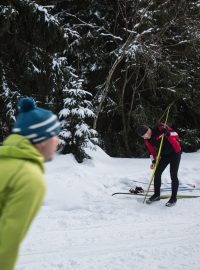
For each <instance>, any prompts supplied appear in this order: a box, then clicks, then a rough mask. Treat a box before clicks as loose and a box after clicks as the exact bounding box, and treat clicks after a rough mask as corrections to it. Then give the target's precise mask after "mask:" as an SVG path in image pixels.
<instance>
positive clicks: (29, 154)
mask: <svg viewBox="0 0 200 270" xmlns="http://www.w3.org/2000/svg"><path fill="white" fill-rule="evenodd" d="M1 158H14V159H24V160H30V161H33V162H36V163H38V165H39V166H40V167H41V169H42V171H43V172H44V158H43V157H42V155H41V154H40V153H39V151H38V150H37V149H36V148H35V147H34V146H33V145H32V143H31V142H30V141H29V140H28V139H26V138H25V137H23V136H21V135H17V134H12V135H10V136H8V138H7V139H6V140H5V141H4V143H3V146H1V147H0V159H1Z"/></svg>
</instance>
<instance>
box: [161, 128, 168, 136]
mask: <svg viewBox="0 0 200 270" xmlns="http://www.w3.org/2000/svg"><path fill="white" fill-rule="evenodd" d="M161 132H162V133H163V134H164V136H165V137H169V136H170V132H169V131H167V129H166V128H162V131H161Z"/></svg>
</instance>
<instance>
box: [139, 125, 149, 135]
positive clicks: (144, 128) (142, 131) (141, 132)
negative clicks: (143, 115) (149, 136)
mask: <svg viewBox="0 0 200 270" xmlns="http://www.w3.org/2000/svg"><path fill="white" fill-rule="evenodd" d="M148 129H149V127H148V126H145V125H140V126H138V127H137V128H136V132H137V134H138V135H139V136H141V137H142V136H144V134H145V133H147V131H148Z"/></svg>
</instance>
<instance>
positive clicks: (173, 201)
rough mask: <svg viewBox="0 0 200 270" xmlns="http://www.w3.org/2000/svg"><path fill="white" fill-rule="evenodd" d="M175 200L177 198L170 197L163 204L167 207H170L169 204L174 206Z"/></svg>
mask: <svg viewBox="0 0 200 270" xmlns="http://www.w3.org/2000/svg"><path fill="white" fill-rule="evenodd" d="M176 202H177V198H173V197H171V198H170V200H169V201H168V202H167V203H166V204H165V206H167V207H171V206H174V205H175V204H176Z"/></svg>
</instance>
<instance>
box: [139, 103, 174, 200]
mask: <svg viewBox="0 0 200 270" xmlns="http://www.w3.org/2000/svg"><path fill="white" fill-rule="evenodd" d="M173 103H174V102H172V103H171V104H170V105H169V107H168V110H167V116H166V119H165V123H164V127H165V126H166V124H167V120H168V116H169V110H170V108H171V106H172V104H173ZM163 140H164V134H162V137H161V142H160V147H159V150H158V155H157V158H156V163H155V166H154V169H153V172H152V175H151V178H150V182H149V185H148V188H147V191H146V194H145V197H144V201H143V203H144V202H145V201H146V198H147V195H148V193H149V189H150V186H151V184H152V182H153V179H154V175H155V172H156V169H157V167H158V163H159V159H160V154H161V150H162V146H163Z"/></svg>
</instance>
